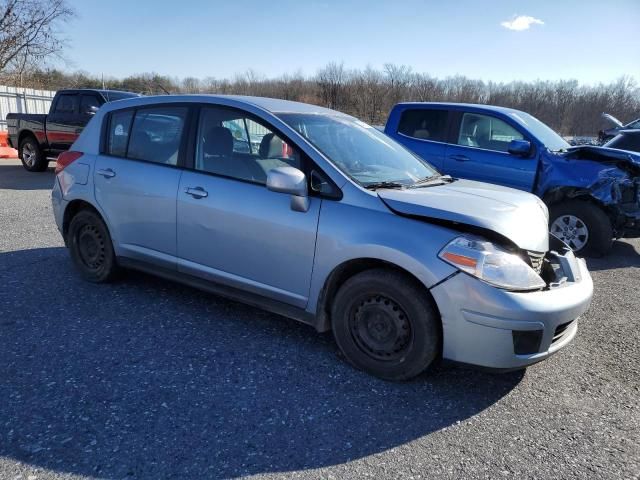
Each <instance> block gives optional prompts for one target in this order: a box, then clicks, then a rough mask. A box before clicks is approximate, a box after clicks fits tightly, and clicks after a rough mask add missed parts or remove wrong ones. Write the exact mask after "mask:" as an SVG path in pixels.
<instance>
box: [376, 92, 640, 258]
mask: <svg viewBox="0 0 640 480" xmlns="http://www.w3.org/2000/svg"><path fill="white" fill-rule="evenodd" d="M384 131H385V133H386V134H387V135H388V136H390V137H392V138H394V139H395V140H397V141H398V142H400V143H402V144H403V145H404V146H405V147H407V148H409V149H410V150H411V151H413V152H414V153H416V154H417V155H419V156H420V157H422V158H424V159H425V160H427V161H428V162H429V163H431V164H432V165H434V166H435V167H437V168H438V169H439V170H440V171H442V172H444V173H447V174H449V175H451V176H453V177H459V178H466V179H471V180H479V181H482V182H488V183H494V184H498V185H503V186H507V187H512V188H517V189H519V190H524V191H527V192H531V193H534V194H535V195H537V196H538V197H540V198H541V199H542V200H543V201H544V202H545V204H546V205H547V206H548V207H549V210H550V219H549V224H550V230H551V232H552V233H553V234H554V235H556V236H558V237H559V238H560V239H561V240H563V241H564V242H566V243H567V244H568V245H569V246H570V247H571V248H572V249H573V250H574V251H575V252H580V253H581V254H583V255H595V256H599V255H602V254H604V253H606V252H607V251H608V250H609V248H610V247H611V244H612V240H613V239H614V238H621V237H634V236H637V235H638V234H639V233H640V155H636V154H634V153H632V152H624V151H620V150H616V149H611V148H603V147H594V146H579V147H571V145H569V143H567V142H566V141H565V140H564V139H563V138H562V137H560V135H558V134H557V133H556V132H554V131H553V130H552V129H551V128H549V127H548V126H547V125H545V124H544V123H542V122H541V121H539V120H538V119H536V118H535V117H533V116H531V115H529V114H528V113H525V112H521V111H518V110H514V109H510V108H504V107H496V106H490V105H474V104H453V103H401V104H398V105H396V106H395V107H394V108H393V109H392V111H391V113H390V114H389V118H388V121H387V124H386V126H385V130H384Z"/></svg>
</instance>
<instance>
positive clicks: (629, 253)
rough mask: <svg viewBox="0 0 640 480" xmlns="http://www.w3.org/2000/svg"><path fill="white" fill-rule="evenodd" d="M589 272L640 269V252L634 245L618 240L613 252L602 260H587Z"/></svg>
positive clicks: (615, 242)
mask: <svg viewBox="0 0 640 480" xmlns="http://www.w3.org/2000/svg"><path fill="white" fill-rule="evenodd" d="M586 260H587V266H588V267H589V270H592V271H599V270H613V269H617V268H628V267H640V252H639V251H638V250H637V249H636V248H635V247H634V246H633V244H631V243H629V242H627V241H624V240H616V241H614V242H613V246H612V248H611V251H610V252H609V253H607V254H606V255H604V256H603V257H601V258H587V259H586Z"/></svg>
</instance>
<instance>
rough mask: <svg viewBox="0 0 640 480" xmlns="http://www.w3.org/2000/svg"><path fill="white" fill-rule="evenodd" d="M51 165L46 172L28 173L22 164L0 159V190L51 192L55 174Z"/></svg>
mask: <svg viewBox="0 0 640 480" xmlns="http://www.w3.org/2000/svg"><path fill="white" fill-rule="evenodd" d="M50 165H51V166H50V167H49V168H48V169H47V170H46V171H44V172H27V171H26V170H25V169H24V167H23V166H22V164H20V163H16V162H15V161H11V163H6V161H5V160H1V159H0V190H2V189H5V190H51V188H53V181H54V178H55V174H54V167H53V163H51V164H50Z"/></svg>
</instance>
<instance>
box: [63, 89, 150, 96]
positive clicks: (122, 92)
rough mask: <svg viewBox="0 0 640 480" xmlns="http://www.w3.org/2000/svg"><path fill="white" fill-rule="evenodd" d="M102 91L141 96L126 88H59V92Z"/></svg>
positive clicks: (103, 92)
mask: <svg viewBox="0 0 640 480" xmlns="http://www.w3.org/2000/svg"><path fill="white" fill-rule="evenodd" d="M60 92H62V93H85V92H86V93H101V94H109V93H121V94H125V95H132V96H136V97H139V96H140V94H138V93H134V92H127V91H126V90H108V89H102V88H61V89H60V90H58V93H60Z"/></svg>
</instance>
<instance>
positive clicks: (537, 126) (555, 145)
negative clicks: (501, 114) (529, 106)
mask: <svg viewBox="0 0 640 480" xmlns="http://www.w3.org/2000/svg"><path fill="white" fill-rule="evenodd" d="M509 115H511V117H512V118H513V119H514V120H516V121H517V122H519V123H520V124H521V125H523V126H524V127H525V128H527V130H529V131H530V132H531V133H532V134H533V136H534V137H536V138H537V139H538V140H540V141H541V142H542V144H543V145H544V146H545V147H547V148H548V149H549V150H551V151H552V152H559V151H561V150H566V149H567V148H569V147H571V145H570V144H569V142H567V141H566V140H565V139H564V138H562V137H561V136H560V135H558V134H557V133H556V132H555V131H553V130H552V129H551V128H549V127H548V126H547V125H545V124H544V123H542V122H541V121H540V120H538V119H537V118H536V117H534V116H532V115H529V114H528V113H524V112H511V113H509Z"/></svg>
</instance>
